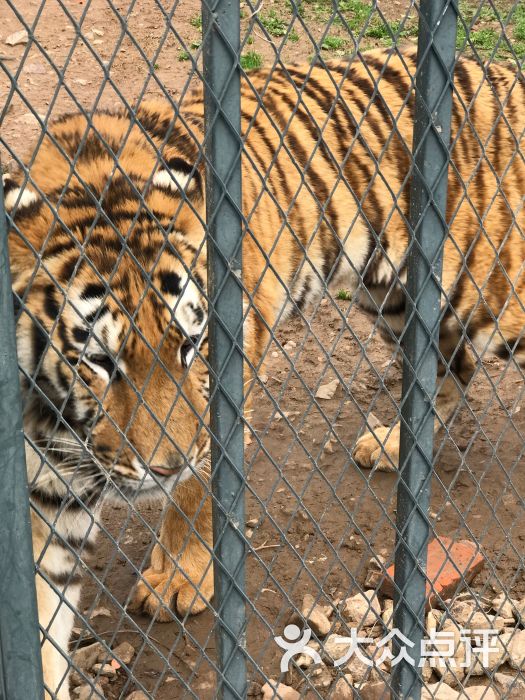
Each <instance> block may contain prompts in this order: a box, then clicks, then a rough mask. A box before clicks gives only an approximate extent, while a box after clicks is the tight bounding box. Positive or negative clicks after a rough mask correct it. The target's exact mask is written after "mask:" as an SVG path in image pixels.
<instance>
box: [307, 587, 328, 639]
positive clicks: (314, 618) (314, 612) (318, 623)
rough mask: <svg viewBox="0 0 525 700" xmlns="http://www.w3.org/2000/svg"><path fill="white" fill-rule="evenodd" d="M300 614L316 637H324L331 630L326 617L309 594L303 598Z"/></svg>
mask: <svg viewBox="0 0 525 700" xmlns="http://www.w3.org/2000/svg"><path fill="white" fill-rule="evenodd" d="M301 614H302V616H303V617H304V619H305V620H306V621H307V623H308V627H309V628H310V629H311V630H312V631H313V632H314V634H315V635H316V636H317V637H326V635H327V634H328V633H329V632H330V629H331V628H332V624H331V622H330V620H329V619H328V618H327V617H326V615H325V613H324V610H323V608H322V607H321V606H320V605H316V603H315V599H314V597H313V596H312V595H310V594H309V593H307V594H306V595H305V596H304V598H303V607H302V609H301Z"/></svg>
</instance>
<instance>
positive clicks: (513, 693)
mask: <svg viewBox="0 0 525 700" xmlns="http://www.w3.org/2000/svg"><path fill="white" fill-rule="evenodd" d="M494 681H495V682H496V686H497V688H498V690H500V691H501V695H504V696H505V698H507V700H518V698H520V700H521V698H523V697H525V680H524V679H523V678H522V677H521V676H511V675H510V674H508V673H495V674H494Z"/></svg>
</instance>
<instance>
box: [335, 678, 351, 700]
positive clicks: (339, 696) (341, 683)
mask: <svg viewBox="0 0 525 700" xmlns="http://www.w3.org/2000/svg"><path fill="white" fill-rule="evenodd" d="M352 685H353V679H352V676H351V675H350V674H349V673H345V675H344V677H343V678H340V679H339V680H338V681H337V683H336V684H335V686H334V689H333V690H332V693H331V695H330V698H331V699H332V700H353V697H354V689H353V688H352Z"/></svg>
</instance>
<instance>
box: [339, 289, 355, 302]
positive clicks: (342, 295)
mask: <svg viewBox="0 0 525 700" xmlns="http://www.w3.org/2000/svg"><path fill="white" fill-rule="evenodd" d="M337 298H338V299H339V301H350V300H351V299H352V295H351V294H350V292H347V291H346V289H340V290H339V291H338V292H337Z"/></svg>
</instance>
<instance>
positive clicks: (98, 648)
mask: <svg viewBox="0 0 525 700" xmlns="http://www.w3.org/2000/svg"><path fill="white" fill-rule="evenodd" d="M104 656H106V650H105V649H104V647H103V646H102V644H101V643H100V642H95V643H94V644H90V645H89V646H87V647H81V648H80V649H77V650H76V651H74V652H73V653H72V654H71V660H72V662H73V665H74V666H77V667H78V668H80V669H81V670H82V671H89V670H90V669H91V668H92V667H93V664H96V663H97V661H99V659H100V660H102V659H103V657H104Z"/></svg>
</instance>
